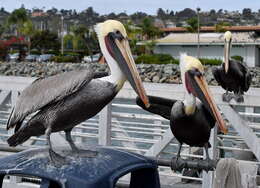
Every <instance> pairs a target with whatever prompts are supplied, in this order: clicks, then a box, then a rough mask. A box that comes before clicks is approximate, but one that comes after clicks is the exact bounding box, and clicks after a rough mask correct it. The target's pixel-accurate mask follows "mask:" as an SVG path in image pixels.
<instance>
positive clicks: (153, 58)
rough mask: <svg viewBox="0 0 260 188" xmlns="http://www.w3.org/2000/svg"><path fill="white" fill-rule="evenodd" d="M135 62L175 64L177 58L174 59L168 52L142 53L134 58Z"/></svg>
mask: <svg viewBox="0 0 260 188" xmlns="http://www.w3.org/2000/svg"><path fill="white" fill-rule="evenodd" d="M135 62H136V63H137V64H140V63H144V64H177V63H178V60H176V59H174V58H173V57H172V56H171V55H169V54H153V55H148V54H143V55H140V56H138V57H137V58H136V60H135Z"/></svg>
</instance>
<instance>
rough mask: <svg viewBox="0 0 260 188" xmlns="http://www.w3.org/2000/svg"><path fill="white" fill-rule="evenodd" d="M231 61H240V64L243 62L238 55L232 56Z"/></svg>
mask: <svg viewBox="0 0 260 188" xmlns="http://www.w3.org/2000/svg"><path fill="white" fill-rule="evenodd" d="M231 59H234V60H237V61H240V62H243V61H244V58H243V57H242V56H240V55H234V56H232V57H231Z"/></svg>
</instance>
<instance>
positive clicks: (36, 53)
mask: <svg viewBox="0 0 260 188" xmlns="http://www.w3.org/2000/svg"><path fill="white" fill-rule="evenodd" d="M30 53H31V54H33V55H41V52H40V51H38V50H31V52H30Z"/></svg>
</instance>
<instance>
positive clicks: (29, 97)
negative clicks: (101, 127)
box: [7, 20, 149, 159]
mask: <svg viewBox="0 0 260 188" xmlns="http://www.w3.org/2000/svg"><path fill="white" fill-rule="evenodd" d="M96 32H97V35H98V41H99V44H100V48H101V51H102V53H103V55H104V57H105V58H106V61H107V63H108V65H109V67H110V70H111V75H109V76H107V77H102V78H97V79H94V78H95V77H96V75H95V74H94V73H93V71H92V70H89V69H88V70H80V71H71V72H66V73H62V74H58V75H55V76H51V77H48V78H45V79H38V80H36V81H34V82H33V83H32V84H31V85H29V86H28V87H27V88H26V89H24V90H23V91H22V93H21V94H20V96H19V98H18V100H17V102H16V105H15V107H14V109H13V110H12V113H11V115H10V118H9V120H8V123H7V129H10V128H15V133H14V135H12V136H11V137H10V138H8V140H7V142H8V144H9V145H10V146H17V145H18V144H22V143H23V142H25V141H26V140H28V139H29V138H30V137H31V136H39V135H43V134H45V135H46V137H47V142H48V146H49V151H50V158H51V159H54V158H55V157H56V158H57V154H56V153H55V152H54V151H53V150H52V144H51V141H50V134H51V133H52V132H58V131H64V132H65V133H66V134H65V135H66V140H67V141H68V143H69V144H70V146H71V148H72V150H74V151H77V148H76V146H75V144H74V142H73V141H72V138H71V130H72V128H73V127H74V126H76V125H77V124H79V123H81V122H83V121H85V120H87V119H89V118H91V117H93V116H94V115H96V114H97V113H98V112H99V111H100V110H101V109H102V108H103V107H104V106H106V105H107V104H108V103H109V102H110V101H111V100H112V99H113V98H114V97H115V96H116V94H117V93H118V91H119V90H120V89H121V88H122V87H123V84H124V82H125V81H126V80H128V81H129V82H130V84H131V85H132V87H133V89H134V90H135V91H136V93H137V94H138V95H139V96H140V98H141V99H142V101H143V102H144V103H145V104H146V106H149V102H148V98H147V96H146V93H145V90H144V88H143V85H142V82H141V79H140V77H139V74H138V71H137V68H136V66H135V63H134V60H133V57H132V54H131V51H130V47H129V44H128V39H127V34H126V30H125V28H124V26H123V25H122V24H121V23H120V22H118V21H115V20H107V21H105V22H103V23H99V24H97V26H96ZM33 112H37V113H36V114H35V115H34V116H33V117H32V118H31V119H30V120H29V121H28V122H27V123H25V124H24V125H22V123H23V121H24V119H25V118H26V117H27V116H28V115H29V114H31V113H33Z"/></svg>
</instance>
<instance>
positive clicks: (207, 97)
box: [180, 54, 227, 133]
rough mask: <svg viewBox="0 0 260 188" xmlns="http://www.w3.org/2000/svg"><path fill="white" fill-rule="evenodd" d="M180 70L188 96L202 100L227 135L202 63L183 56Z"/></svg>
mask: <svg viewBox="0 0 260 188" xmlns="http://www.w3.org/2000/svg"><path fill="white" fill-rule="evenodd" d="M180 69H181V76H182V80H183V83H184V87H185V89H186V90H187V92H188V94H190V95H193V97H196V98H199V99H200V101H201V102H202V103H203V104H204V106H205V107H206V108H207V109H208V110H209V111H210V113H211V114H212V115H213V116H214V117H215V119H216V121H217V124H218V126H219V127H220V130H221V131H222V132H223V133H226V132H227V128H226V126H225V122H224V120H223V118H222V116H221V114H220V112H219V110H218V107H217V105H216V103H215V102H214V100H213V97H212V94H211V92H210V90H209V87H208V84H207V82H206V80H205V78H204V68H203V65H202V64H201V62H200V61H199V60H198V59H196V58H194V57H191V56H187V55H186V54H182V55H181V58H180Z"/></svg>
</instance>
